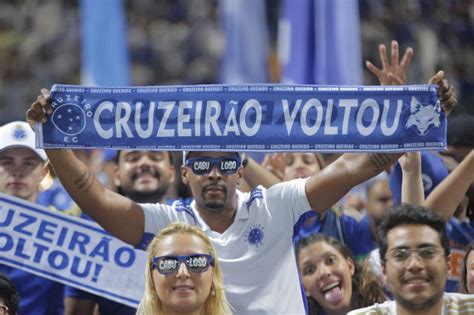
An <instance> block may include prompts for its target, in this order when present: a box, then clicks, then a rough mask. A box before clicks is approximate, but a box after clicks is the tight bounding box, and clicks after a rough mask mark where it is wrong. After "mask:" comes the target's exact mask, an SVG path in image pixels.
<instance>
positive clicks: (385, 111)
mask: <svg viewBox="0 0 474 315" xmlns="http://www.w3.org/2000/svg"><path fill="white" fill-rule="evenodd" d="M402 106H403V102H402V100H398V101H397V111H396V112H395V117H394V119H393V124H392V126H391V127H388V124H387V121H388V119H387V117H388V109H389V107H390V104H389V101H388V100H384V101H383V111H382V123H381V127H380V128H381V129H382V133H383V135H384V136H391V135H393V134H394V133H395V131H396V130H397V128H398V124H399V122H400V114H401V112H402Z"/></svg>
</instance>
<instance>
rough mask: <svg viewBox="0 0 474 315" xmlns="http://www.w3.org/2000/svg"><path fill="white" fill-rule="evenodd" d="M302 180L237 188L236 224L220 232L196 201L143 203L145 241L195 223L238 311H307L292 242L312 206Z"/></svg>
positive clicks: (227, 293)
mask: <svg viewBox="0 0 474 315" xmlns="http://www.w3.org/2000/svg"><path fill="white" fill-rule="evenodd" d="M305 182H306V180H305V179H297V180H293V181H289V182H285V183H281V184H278V185H275V186H273V187H271V188H270V189H268V190H266V189H264V188H262V187H258V188H257V189H255V190H253V191H252V192H250V193H241V192H238V193H237V213H236V216H235V219H234V222H233V223H232V225H231V226H230V227H229V228H228V229H227V230H226V231H225V232H224V233H222V234H220V233H217V232H214V231H212V230H211V229H210V228H209V226H208V225H207V224H206V223H205V222H204V221H203V219H202V218H201V217H200V216H199V213H198V211H197V210H196V209H195V204H194V202H193V203H191V205H190V206H189V207H185V206H183V205H182V204H180V203H174V204H173V205H172V206H167V205H162V204H141V206H142V208H143V210H144V212H145V234H146V235H144V239H148V240H150V239H151V237H152V236H153V235H155V234H157V233H158V232H159V231H160V230H161V229H163V228H164V227H166V226H167V225H168V224H170V223H172V222H176V221H181V222H187V223H190V224H194V225H196V226H198V227H200V228H201V229H202V230H203V231H204V232H206V234H207V235H208V236H209V238H210V240H211V242H212V245H213V246H214V248H215V249H216V251H217V255H218V257H219V263H220V264H221V267H222V270H223V273H224V287H225V292H226V296H227V299H228V300H229V302H230V304H231V305H232V307H233V308H234V311H235V313H236V314H285V315H287V314H288V315H289V314H305V313H306V311H305V308H304V303H303V295H302V287H301V285H300V282H299V277H298V270H297V263H296V257H295V254H294V248H293V243H292V235H293V226H294V224H295V223H296V221H297V220H298V218H299V217H300V216H301V215H302V214H303V213H305V212H307V211H308V209H311V207H310V205H309V202H308V199H307V197H306V193H305ZM144 242H146V241H144ZM144 245H145V244H144Z"/></svg>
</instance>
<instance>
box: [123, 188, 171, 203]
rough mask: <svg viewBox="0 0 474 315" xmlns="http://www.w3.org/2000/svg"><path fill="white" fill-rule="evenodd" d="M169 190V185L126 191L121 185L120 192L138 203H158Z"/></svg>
mask: <svg viewBox="0 0 474 315" xmlns="http://www.w3.org/2000/svg"><path fill="white" fill-rule="evenodd" d="M167 192H168V187H158V188H157V189H155V190H153V191H137V190H130V191H125V190H124V189H122V188H120V187H119V193H120V194H122V195H124V196H126V197H128V198H130V199H131V200H133V201H135V202H137V203H157V202H161V201H162V199H163V198H164V197H165V195H166V193H167Z"/></svg>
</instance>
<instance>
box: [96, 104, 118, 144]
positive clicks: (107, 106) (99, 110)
mask: <svg viewBox="0 0 474 315" xmlns="http://www.w3.org/2000/svg"><path fill="white" fill-rule="evenodd" d="M113 109H114V106H113V104H112V102H109V101H106V102H102V103H100V104H99V106H97V110H96V111H95V113H94V119H93V121H94V127H95V129H96V130H97V133H98V134H99V136H100V137H101V138H102V139H110V138H112V136H113V135H114V131H113V128H109V129H107V130H106V129H104V128H102V126H101V125H100V122H99V121H100V115H101V114H102V112H103V111H104V110H108V111H110V112H112V110H113Z"/></svg>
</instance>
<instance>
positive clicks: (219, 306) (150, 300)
mask: <svg viewBox="0 0 474 315" xmlns="http://www.w3.org/2000/svg"><path fill="white" fill-rule="evenodd" d="M173 234H191V235H195V236H197V237H199V238H200V239H201V240H202V241H203V242H204V243H205V244H206V245H207V248H208V250H209V254H210V255H211V256H212V260H213V262H214V266H213V270H212V285H211V292H212V293H211V292H209V296H208V297H207V299H206V301H205V302H204V308H203V314H206V315H227V314H232V312H231V310H230V305H229V303H228V302H227V299H226V297H225V293H224V286H223V277H222V271H221V267H220V265H219V260H218V258H217V254H216V251H215V250H214V247H212V244H211V241H210V240H209V238H208V237H207V235H206V234H205V233H204V232H203V231H201V230H200V229H198V228H196V227H195V226H192V225H189V224H186V223H181V222H178V223H173V224H170V225H169V226H167V227H166V228H165V229H163V230H161V232H160V233H159V234H158V235H156V236H155V238H154V239H153V240H152V241H151V243H150V245H149V246H148V258H147V266H146V270H145V295H144V296H143V299H142V300H141V301H140V304H139V305H138V309H137V315H150V314H153V315H155V314H164V311H163V303H162V301H161V300H160V297H159V296H158V294H157V293H156V288H155V283H154V282H153V277H152V271H153V258H154V257H155V255H156V252H157V251H158V243H159V242H160V241H161V240H162V239H163V238H165V237H166V236H170V235H173Z"/></svg>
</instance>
